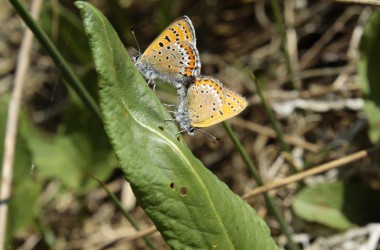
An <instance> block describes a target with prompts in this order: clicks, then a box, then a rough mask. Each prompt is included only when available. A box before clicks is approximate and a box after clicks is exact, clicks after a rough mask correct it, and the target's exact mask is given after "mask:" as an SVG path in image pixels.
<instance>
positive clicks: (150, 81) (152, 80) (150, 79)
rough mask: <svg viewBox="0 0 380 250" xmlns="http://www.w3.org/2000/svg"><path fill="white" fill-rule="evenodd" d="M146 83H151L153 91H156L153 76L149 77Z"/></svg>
mask: <svg viewBox="0 0 380 250" xmlns="http://www.w3.org/2000/svg"><path fill="white" fill-rule="evenodd" d="M148 85H152V86H153V92H156V85H157V84H156V81H155V80H154V79H153V78H149V80H148Z"/></svg>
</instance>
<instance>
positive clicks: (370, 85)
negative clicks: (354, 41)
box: [358, 11, 380, 144]
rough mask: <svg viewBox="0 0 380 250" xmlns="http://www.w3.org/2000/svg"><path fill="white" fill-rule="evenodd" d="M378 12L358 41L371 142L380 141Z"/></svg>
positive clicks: (360, 69) (372, 17)
mask: <svg viewBox="0 0 380 250" xmlns="http://www.w3.org/2000/svg"><path fill="white" fill-rule="evenodd" d="M379 44H380V12H379V11H377V12H374V13H373V14H372V16H371V17H370V19H369V20H368V23H367V24H366V26H365V29H364V34H363V37H362V40H361V42H360V61H359V65H358V71H359V76H360V87H361V89H362V93H363V95H364V103H365V104H364V110H365V112H366V115H367V119H368V125H369V132H368V133H369V138H370V139H371V141H372V143H374V144H377V143H380V98H379V96H380V70H379V69H380V60H379V58H380V47H379Z"/></svg>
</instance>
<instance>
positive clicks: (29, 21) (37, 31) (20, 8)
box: [9, 0, 101, 121]
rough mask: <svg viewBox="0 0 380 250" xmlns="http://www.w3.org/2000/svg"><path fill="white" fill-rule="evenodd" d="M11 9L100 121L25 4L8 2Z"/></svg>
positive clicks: (91, 101)
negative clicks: (14, 10)
mask: <svg viewBox="0 0 380 250" xmlns="http://www.w3.org/2000/svg"><path fill="white" fill-rule="evenodd" d="M9 1H10V3H11V4H12V5H13V7H14V8H15V9H16V11H17V12H18V14H19V15H20V17H21V18H22V19H23V20H24V22H25V24H26V25H27V26H28V27H29V29H30V30H31V31H32V32H33V34H34V36H35V37H36V38H37V40H38V41H39V42H40V43H41V45H42V47H43V48H44V49H45V50H46V51H47V53H48V54H49V55H50V57H51V58H52V59H53V61H54V63H55V65H56V66H57V68H58V69H60V70H62V74H63V77H64V78H65V79H66V81H64V82H66V83H67V84H68V85H69V87H71V88H73V89H74V91H75V92H76V93H77V94H78V95H79V97H80V99H81V100H82V101H83V102H84V104H85V105H86V106H87V107H88V108H89V109H90V110H91V112H92V113H93V114H94V115H95V116H96V117H97V118H98V119H99V120H100V121H101V115H100V111H99V109H98V105H97V104H96V102H95V101H94V99H93V98H92V97H91V95H90V94H89V93H88V92H87V90H86V89H85V88H84V87H83V84H82V83H81V82H80V80H79V79H78V77H77V76H76V75H75V73H74V72H73V70H72V69H71V67H70V66H69V65H68V63H67V62H66V61H65V59H64V58H63V56H62V55H61V54H60V53H59V51H58V50H57V48H56V47H55V46H54V44H53V42H52V41H51V40H50V39H49V37H48V36H47V35H46V33H45V32H44V31H43V30H42V29H41V28H40V27H39V26H38V25H37V23H36V22H35V21H34V19H33V18H32V16H31V15H30V14H29V12H28V11H27V9H26V8H25V4H23V3H21V2H20V1H18V0H9Z"/></svg>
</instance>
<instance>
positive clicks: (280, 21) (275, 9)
mask: <svg viewBox="0 0 380 250" xmlns="http://www.w3.org/2000/svg"><path fill="white" fill-rule="evenodd" d="M270 3H271V6H272V10H273V14H274V18H275V20H276V26H277V31H278V33H279V34H280V40H281V49H282V51H283V52H284V54H285V60H286V68H287V70H288V72H289V75H290V81H291V83H292V85H293V88H294V89H299V87H300V86H297V84H296V80H295V77H294V70H293V66H292V62H291V60H290V54H289V50H288V41H287V38H286V32H285V25H284V20H283V18H282V15H281V11H280V6H279V5H278V2H277V0H271V1H270Z"/></svg>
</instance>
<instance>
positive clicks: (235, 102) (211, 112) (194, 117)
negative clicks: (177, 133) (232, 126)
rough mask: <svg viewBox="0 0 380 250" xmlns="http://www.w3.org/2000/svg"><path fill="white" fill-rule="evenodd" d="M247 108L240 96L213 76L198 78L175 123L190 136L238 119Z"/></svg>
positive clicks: (177, 113)
mask: <svg viewBox="0 0 380 250" xmlns="http://www.w3.org/2000/svg"><path fill="white" fill-rule="evenodd" d="M247 106H248V102H247V100H246V99H245V98H244V97H242V96H241V95H239V94H237V93H235V92H233V91H232V90H230V89H228V88H226V87H224V86H223V84H222V83H221V82H219V80H217V79H215V78H213V77H210V76H198V77H195V78H194V79H193V80H192V82H191V83H190V85H189V87H188V88H187V93H186V97H185V99H184V101H183V102H180V104H179V105H178V108H177V110H176V112H175V120H176V121H177V122H178V124H179V125H180V127H181V128H182V129H184V131H187V132H188V134H190V135H194V134H195V131H196V129H197V128H204V127H209V126H212V125H214V124H217V123H219V122H222V121H225V120H227V119H229V118H231V117H234V116H236V115H237V114H239V113H240V112H242V111H243V110H244V109H245V108H246V107H247Z"/></svg>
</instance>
